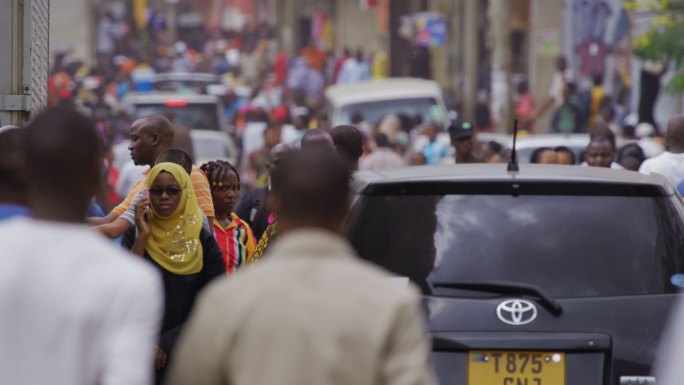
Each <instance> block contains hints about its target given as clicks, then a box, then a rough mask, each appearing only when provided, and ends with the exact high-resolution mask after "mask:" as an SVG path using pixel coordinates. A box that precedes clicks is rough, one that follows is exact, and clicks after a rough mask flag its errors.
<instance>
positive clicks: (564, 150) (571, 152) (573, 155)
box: [553, 146, 577, 164]
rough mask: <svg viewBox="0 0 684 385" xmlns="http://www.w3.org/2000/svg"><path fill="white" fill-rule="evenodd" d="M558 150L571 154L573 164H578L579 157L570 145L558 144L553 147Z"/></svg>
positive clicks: (558, 151)
mask: <svg viewBox="0 0 684 385" xmlns="http://www.w3.org/2000/svg"><path fill="white" fill-rule="evenodd" d="M553 150H554V151H556V153H560V152H564V153H566V154H568V155H570V160H571V161H572V164H577V157H576V156H575V152H574V151H572V150H571V149H570V148H569V147H566V146H558V147H556V148H554V149H553Z"/></svg>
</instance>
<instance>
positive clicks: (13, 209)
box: [0, 203, 31, 221]
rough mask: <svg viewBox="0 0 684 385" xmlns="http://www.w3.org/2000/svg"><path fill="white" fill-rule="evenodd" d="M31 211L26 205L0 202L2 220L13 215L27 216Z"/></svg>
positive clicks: (0, 219) (0, 218)
mask: <svg viewBox="0 0 684 385" xmlns="http://www.w3.org/2000/svg"><path fill="white" fill-rule="evenodd" d="M30 214H31V213H30V211H29V209H28V207H26V206H22V205H17V204H13V203H0V221H4V220H5V219H9V218H12V217H27V216H29V215H30Z"/></svg>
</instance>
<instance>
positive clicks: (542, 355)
mask: <svg viewBox="0 0 684 385" xmlns="http://www.w3.org/2000/svg"><path fill="white" fill-rule="evenodd" d="M468 385H565V353H560V352H526V351H498V350H473V351H470V352H469V353H468Z"/></svg>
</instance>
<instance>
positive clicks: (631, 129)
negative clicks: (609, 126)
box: [622, 124, 636, 138]
mask: <svg viewBox="0 0 684 385" xmlns="http://www.w3.org/2000/svg"><path fill="white" fill-rule="evenodd" d="M635 133H636V126H634V125H633V124H625V125H624V126H622V134H623V135H624V136H626V137H629V138H633V137H634V134H635Z"/></svg>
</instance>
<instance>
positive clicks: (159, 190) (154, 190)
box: [147, 187, 183, 196]
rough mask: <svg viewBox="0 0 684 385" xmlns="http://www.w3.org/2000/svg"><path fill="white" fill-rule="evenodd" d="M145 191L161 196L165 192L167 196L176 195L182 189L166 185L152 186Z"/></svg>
mask: <svg viewBox="0 0 684 385" xmlns="http://www.w3.org/2000/svg"><path fill="white" fill-rule="evenodd" d="M147 191H149V192H150V194H151V195H156V196H162V195H163V194H164V193H165V192H166V195H168V196H176V195H179V194H180V193H181V192H182V191H183V190H182V189H179V188H176V187H166V188H161V187H152V188H151V189H149V190H147Z"/></svg>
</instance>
